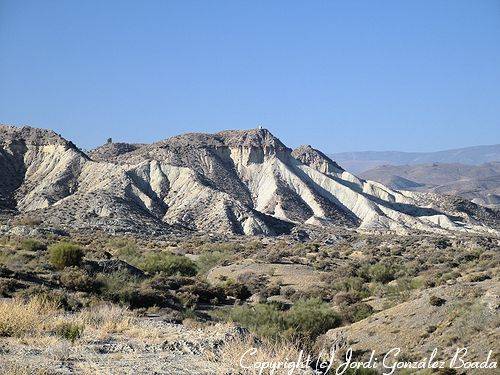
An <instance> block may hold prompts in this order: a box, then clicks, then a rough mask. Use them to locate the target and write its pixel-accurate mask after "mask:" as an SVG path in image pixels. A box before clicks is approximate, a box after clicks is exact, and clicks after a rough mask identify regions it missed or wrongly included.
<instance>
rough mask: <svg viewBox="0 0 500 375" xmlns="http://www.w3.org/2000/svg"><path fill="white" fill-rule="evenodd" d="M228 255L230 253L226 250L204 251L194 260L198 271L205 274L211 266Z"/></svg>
mask: <svg viewBox="0 0 500 375" xmlns="http://www.w3.org/2000/svg"><path fill="white" fill-rule="evenodd" d="M229 257H230V254H229V253H228V252H226V251H219V250H214V251H204V252H203V253H201V254H200V256H199V257H198V259H197V260H196V264H197V266H198V270H199V273H200V274H202V275H204V274H207V273H208V272H209V271H210V270H211V269H212V268H214V267H215V266H218V265H220V264H222V263H223V262H224V261H225V260H227V259H229Z"/></svg>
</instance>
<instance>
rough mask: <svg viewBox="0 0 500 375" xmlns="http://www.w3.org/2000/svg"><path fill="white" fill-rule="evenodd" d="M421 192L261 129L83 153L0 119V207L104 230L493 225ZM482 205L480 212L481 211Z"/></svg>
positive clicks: (269, 231) (265, 231) (494, 220)
mask: <svg viewBox="0 0 500 375" xmlns="http://www.w3.org/2000/svg"><path fill="white" fill-rule="evenodd" d="M443 207H445V205H443V204H442V202H441V204H440V205H438V204H435V199H431V197H430V196H429V198H427V196H426V195H425V194H423V193H414V192H408V191H398V190H393V189H390V188H388V187H386V186H384V185H382V184H380V183H377V182H373V181H367V180H363V179H360V178H358V177H356V176H354V175H353V174H351V173H349V172H347V171H345V170H343V169H342V168H341V167H340V166H339V165H338V164H336V163H335V162H334V161H333V160H331V159H330V158H328V157H327V156H326V155H324V154H323V153H321V152H320V151H318V150H315V149H313V148H312V147H310V146H301V147H299V148H297V149H296V150H293V151H292V150H291V149H289V148H288V147H286V146H285V145H284V144H283V143H282V142H281V141H280V140H279V139H278V138H276V137H275V136H274V135H272V134H271V133H270V132H269V131H268V130H266V129H252V130H246V131H242V130H237V131H223V132H219V133H216V134H200V133H191V134H184V135H180V136H176V137H172V138H169V139H166V140H163V141H160V142H156V143H153V144H148V145H128V144H122V143H119V144H115V143H111V144H110V143H108V144H106V145H104V146H101V147H99V148H97V149H95V150H93V151H91V152H89V154H88V155H87V154H85V153H83V152H82V151H80V150H79V149H78V148H77V147H76V146H75V145H74V144H73V143H71V142H68V141H66V140H65V139H64V138H62V137H61V136H59V135H57V134H56V133H54V132H52V131H48V130H41V129H34V128H30V127H23V128H16V127H8V126H0V209H3V210H4V211H6V210H11V211H14V212H16V213H17V214H19V215H20V216H21V217H22V216H23V215H24V216H29V217H37V218H39V219H40V220H41V221H42V222H43V223H44V224H47V225H58V226H62V227H68V228H72V229H80V228H96V229H104V230H107V231H110V232H114V233H117V232H148V233H158V234H161V233H171V232H173V231H178V232H183V231H205V232H219V233H231V234H248V235H258V234H261V235H276V234H280V233H283V232H287V231H289V230H290V229H291V228H292V227H293V226H297V225H304V224H310V225H316V226H321V227H329V226H339V225H340V226H347V227H359V228H360V229H363V230H393V231H396V232H405V231H409V230H415V229H417V230H423V231H430V232H444V231H450V230H451V231H472V232H484V231H489V232H492V231H493V232H494V230H493V229H492V228H491V227H495V226H496V225H497V224H498V214H497V213H496V212H494V211H491V210H490V211H488V215H489V219H490V220H489V221H488V223H487V224H488V226H489V227H488V226H486V225H484V223H482V222H481V217H482V216H480V215H477V214H476V211H477V210H478V207H477V205H474V204H472V203H471V204H470V206H468V212H460V211H459V210H457V209H456V207H455V206H454V205H453V204H449V205H448V206H446V209H444V208H443ZM483 216H484V215H483Z"/></svg>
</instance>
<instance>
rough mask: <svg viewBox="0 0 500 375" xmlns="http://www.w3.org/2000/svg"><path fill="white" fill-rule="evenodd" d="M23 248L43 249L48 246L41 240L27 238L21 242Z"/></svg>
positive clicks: (28, 249)
mask: <svg viewBox="0 0 500 375" xmlns="http://www.w3.org/2000/svg"><path fill="white" fill-rule="evenodd" d="M21 249H22V250H26V251H42V250H46V249H47V246H46V245H45V244H44V243H42V242H40V241H37V240H34V239H27V240H23V241H22V242H21Z"/></svg>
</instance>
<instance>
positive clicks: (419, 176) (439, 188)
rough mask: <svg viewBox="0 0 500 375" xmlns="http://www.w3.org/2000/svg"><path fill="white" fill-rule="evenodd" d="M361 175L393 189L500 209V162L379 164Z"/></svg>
mask: <svg viewBox="0 0 500 375" xmlns="http://www.w3.org/2000/svg"><path fill="white" fill-rule="evenodd" d="M360 176H361V177H363V178H366V179H368V180H373V181H378V182H380V183H383V184H384V185H387V186H388V187H390V188H392V189H400V190H413V191H426V192H433V193H439V194H453V195H459V196H461V197H464V198H467V199H469V200H471V201H473V202H474V203H477V204H481V205H484V206H489V207H499V206H500V162H490V163H484V164H481V165H465V164H459V163H454V164H440V163H433V164H419V165H381V166H378V167H375V168H373V169H370V170H368V171H365V172H363V173H361V174H360Z"/></svg>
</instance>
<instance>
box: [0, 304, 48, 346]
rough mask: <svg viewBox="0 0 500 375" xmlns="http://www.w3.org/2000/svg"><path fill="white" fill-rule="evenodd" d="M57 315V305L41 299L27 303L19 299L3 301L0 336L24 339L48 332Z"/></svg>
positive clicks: (0, 308)
mask: <svg viewBox="0 0 500 375" xmlns="http://www.w3.org/2000/svg"><path fill="white" fill-rule="evenodd" d="M57 314H58V306H57V304H55V303H54V302H52V301H48V300H46V299H44V298H40V297H35V298H32V299H30V300H29V301H27V302H25V301H23V300H21V299H18V298H15V299H12V300H5V301H2V302H0V336H13V337H23V336H27V335H37V334H40V333H42V332H46V331H47V330H48V329H50V328H51V326H52V323H53V319H54V318H55V316H56V315H57Z"/></svg>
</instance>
